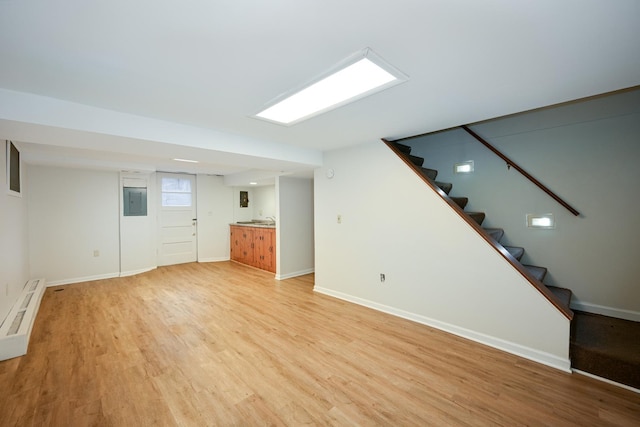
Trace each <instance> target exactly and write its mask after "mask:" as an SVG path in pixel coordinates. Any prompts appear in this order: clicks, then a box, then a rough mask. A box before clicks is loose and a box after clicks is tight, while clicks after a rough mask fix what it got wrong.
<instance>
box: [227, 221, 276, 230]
mask: <svg viewBox="0 0 640 427" xmlns="http://www.w3.org/2000/svg"><path fill="white" fill-rule="evenodd" d="M229 225H237V226H239V227H257V228H276V225H275V223H271V222H267V223H265V222H249V221H241V222H232V223H230V224H229Z"/></svg>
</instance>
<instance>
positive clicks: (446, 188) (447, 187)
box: [434, 181, 453, 194]
mask: <svg viewBox="0 0 640 427" xmlns="http://www.w3.org/2000/svg"><path fill="white" fill-rule="evenodd" d="M434 183H435V184H436V185H437V186H438V187H440V189H441V190H442V191H444V192H445V193H446V194H449V192H450V191H451V189H452V188H453V184H451V183H449V182H439V181H434Z"/></svg>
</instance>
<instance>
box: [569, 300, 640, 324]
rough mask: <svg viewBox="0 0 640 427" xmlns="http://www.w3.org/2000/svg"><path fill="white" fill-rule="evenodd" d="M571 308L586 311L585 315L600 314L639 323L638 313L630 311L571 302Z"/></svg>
mask: <svg viewBox="0 0 640 427" xmlns="http://www.w3.org/2000/svg"><path fill="white" fill-rule="evenodd" d="M571 308H572V309H573V310H578V311H586V312H587V313H593V314H602V315H604V316H609V317H616V318H618V319H625V320H632V321H634V322H640V312H638V311H632V310H624V309H621V308H614V307H607V306H604V305H598V304H590V303H588V302H582V301H571Z"/></svg>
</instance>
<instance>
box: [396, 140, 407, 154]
mask: <svg viewBox="0 0 640 427" xmlns="http://www.w3.org/2000/svg"><path fill="white" fill-rule="evenodd" d="M393 145H395V147H396V148H397V149H398V150H400V151H402V152H403V153H404V154H409V153H411V147H409V146H408V145H404V144H400V143H399V142H394V143H393Z"/></svg>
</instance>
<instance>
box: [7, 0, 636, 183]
mask: <svg viewBox="0 0 640 427" xmlns="http://www.w3.org/2000/svg"><path fill="white" fill-rule="evenodd" d="M639 41H640V2H639V1H637V0H616V1H610V0H563V1H558V0H537V1H535V2H534V1H513V0H502V1H498V0H483V1H478V0H456V1H454V0H451V1H442V0H440V1H436V0H413V1H409V0H394V1H390V0H389V1H386V0H378V1H371V0H367V1H365V0H351V1H344V0H342V1H335V0H317V1H316V0H272V1H269V2H267V1H264V0H242V1H240V0H237V1H233V0H227V1H222V0H206V1H205V0H192V1H182V2H177V1H174V2H170V1H157V0H154V1H151V0H136V1H122V0H108V1H107V0H92V1H86V0H58V1H56V0H46V1H45V0H43V1H36V0H31V1H29V0H0V61H1V62H0V63H1V66H0V138H2V139H13V140H15V141H17V142H18V144H19V146H20V148H21V150H22V151H23V152H24V153H25V154H24V157H25V159H26V160H27V161H28V162H32V163H53V164H68V165H80V166H82V165H85V166H87V165H90V166H92V167H105V168H115V169H128V168H129V169H141V170H184V171H191V172H202V173H216V174H225V175H228V176H232V175H233V174H239V175H237V176H239V177H242V179H245V178H248V177H249V176H250V175H251V174H252V173H255V174H258V175H261V176H265V175H271V176H273V175H274V174H278V173H297V172H299V171H303V170H308V169H312V168H314V167H317V166H319V165H320V164H321V162H322V152H323V151H325V150H333V149H338V148H341V147H346V146H350V145H356V144H361V143H366V142H371V141H379V139H380V138H383V137H384V138H389V139H394V138H399V137H404V136H409V135H414V134H419V133H425V132H430V131H436V130H440V129H444V128H449V127H453V126H457V125H460V124H466V123H473V122H477V121H482V120H487V119H490V118H495V117H499V116H503V115H507V114H512V113H516V112H521V111H526V110H530V109H534V108H539V107H544V106H548V105H553V104H557V103H561V102H565V101H569V100H574V99H579V98H583V97H588V96H592V95H597V94H601V93H606V92H611V91H615V90H619V89H623V88H628V87H633V86H637V85H640V42H639ZM365 47H370V48H372V49H373V50H374V51H375V52H376V53H377V54H378V55H380V56H381V57H383V58H384V59H385V60H386V61H387V62H389V63H391V64H392V65H393V66H395V67H397V68H398V69H399V70H401V71H402V72H404V73H405V74H407V75H408V76H409V81H408V82H407V83H404V84H402V85H398V86H396V87H393V88H391V89H387V90H385V91H382V92H379V93H377V94H375V95H373V96H371V97H368V98H365V99H362V100H359V101H357V102H355V103H352V104H349V105H346V106H343V107H340V108H339V109H337V110H334V111H331V112H328V113H325V114H323V115H320V116H316V117H314V118H312V119H310V120H308V121H304V122H301V123H298V124H296V125H294V126H291V127H284V126H279V125H275V124H272V123H268V122H265V121H262V120H256V119H253V118H251V117H250V116H251V115H252V114H255V113H257V112H258V111H259V110H260V109H261V108H262V107H263V106H264V105H265V104H267V103H268V102H269V101H271V100H272V99H274V98H275V97H277V96H279V95H281V94H282V93H284V92H287V91H290V90H291V89H293V88H295V87H298V86H300V85H301V84H304V83H305V82H308V81H310V80H312V79H314V78H315V77H316V76H318V75H319V74H322V73H323V72H325V71H326V70H328V69H329V68H331V67H332V66H334V65H335V64H337V63H338V62H340V61H341V60H343V59H345V58H347V57H348V56H350V55H352V54H354V53H355V52H357V51H359V50H361V49H363V48H365ZM174 157H182V158H193V157H195V158H197V159H199V160H201V163H199V164H198V165H195V166H192V165H188V164H177V162H174V161H172V160H171V159H172V158H174Z"/></svg>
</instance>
